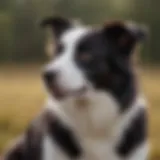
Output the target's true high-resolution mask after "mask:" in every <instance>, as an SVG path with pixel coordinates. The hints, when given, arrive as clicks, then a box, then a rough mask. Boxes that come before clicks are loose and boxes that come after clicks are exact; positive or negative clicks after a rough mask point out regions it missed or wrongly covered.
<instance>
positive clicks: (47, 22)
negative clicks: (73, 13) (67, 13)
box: [40, 17, 72, 37]
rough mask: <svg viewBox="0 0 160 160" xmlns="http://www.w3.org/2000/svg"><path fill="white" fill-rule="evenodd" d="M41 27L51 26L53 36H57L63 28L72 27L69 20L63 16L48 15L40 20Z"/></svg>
mask: <svg viewBox="0 0 160 160" xmlns="http://www.w3.org/2000/svg"><path fill="white" fill-rule="evenodd" d="M40 25H41V27H43V28H45V27H51V28H52V30H53V32H54V34H55V36H56V37H59V36H60V35H61V34H62V33H63V32H64V31H65V30H67V29H69V28H70V27H72V23H71V21H70V20H68V19H66V18H63V17H49V18H45V19H44V20H42V22H41V23H40Z"/></svg>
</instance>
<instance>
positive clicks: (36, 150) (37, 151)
mask: <svg viewBox="0 0 160 160" xmlns="http://www.w3.org/2000/svg"><path fill="white" fill-rule="evenodd" d="M42 139H43V137H42V133H40V132H38V131H37V130H35V128H34V126H32V125H31V126H30V127H29V129H28V131H27V133H26V137H25V147H24V158H23V160H28V159H29V160H42V155H41V154H42Z"/></svg>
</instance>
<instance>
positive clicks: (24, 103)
mask: <svg viewBox="0 0 160 160" xmlns="http://www.w3.org/2000/svg"><path fill="white" fill-rule="evenodd" d="M141 80H142V84H143V86H144V90H145V93H146V95H147V98H148V102H149V117H150V118H149V122H150V125H149V136H150V141H151V144H152V154H151V159H152V160H159V159H160V70H158V69H152V70H147V69H144V70H143V72H142V74H141ZM43 102H44V94H43V87H42V85H41V81H40V72H39V67H35V66H34V67H33V66H30V67H27V66H21V67H16V66H10V67H8V68H7V67H4V66H3V67H0V151H2V149H3V148H4V147H5V145H6V144H7V143H8V142H9V141H10V140H11V139H12V138H13V137H15V136H16V135H18V134H19V133H20V132H21V131H23V129H24V128H25V127H26V126H27V123H28V122H29V121H30V120H31V119H32V117H34V115H36V113H37V112H38V111H39V110H40V108H41V107H42V105H43Z"/></svg>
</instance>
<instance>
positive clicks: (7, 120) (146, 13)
mask: <svg viewBox="0 0 160 160" xmlns="http://www.w3.org/2000/svg"><path fill="white" fill-rule="evenodd" d="M159 6H160V1H158V0H0V153H1V152H2V151H3V149H4V148H5V146H6V145H7V144H8V142H9V141H10V140H11V139H12V138H14V137H16V136H17V135H18V134H19V133H21V132H22V131H23V130H24V129H25V127H26V126H27V124H28V122H29V121H30V120H31V119H32V118H33V117H34V116H35V115H36V114H37V113H38V112H39V111H40V109H41V107H42V105H43V103H44V98H45V95H44V93H43V89H42V85H41V80H40V71H41V67H42V64H43V63H44V62H45V61H46V57H47V56H46V55H45V54H44V33H43V32H42V30H41V29H40V28H39V26H38V22H39V21H40V20H41V19H43V18H44V17H46V16H51V15H62V16H65V17H71V18H79V19H81V20H82V21H83V22H85V23H86V24H93V25H97V24H101V23H103V22H105V21H106V20H110V19H116V20H117V19H120V20H133V21H137V22H138V23H142V24H145V25H146V26H148V28H149V30H150V36H149V40H148V41H147V42H146V44H145V45H144V47H143V49H142V50H141V54H138V57H139V59H140V62H141V68H142V71H141V74H140V77H141V82H142V86H143V88H144V90H145V93H146V95H147V98H148V101H149V137H150V141H151V145H152V152H151V159H152V160H159V159H160V133H159V132H160V68H159V62H160V53H159V51H160V45H159V37H160V30H159V28H160V18H159V14H160V9H159Z"/></svg>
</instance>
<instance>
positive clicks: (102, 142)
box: [63, 94, 119, 160]
mask: <svg viewBox="0 0 160 160" xmlns="http://www.w3.org/2000/svg"><path fill="white" fill-rule="evenodd" d="M63 110H64V112H65V114H66V115H67V117H68V119H69V120H70V122H71V123H72V125H73V127H74V132H75V134H76V135H77V136H78V137H79V138H80V142H81V145H82V148H83V149H84V152H85V157H86V158H85V159H86V160H88V159H93V160H94V159H95V160H104V159H105V157H106V156H107V157H108V156H109V155H111V152H112V151H111V149H112V145H113V140H112V136H111V131H112V127H113V125H114V124H115V123H116V121H117V119H118V115H119V112H118V106H117V104H116V102H115V100H114V99H112V97H111V96H110V95H108V96H106V95H104V94H100V95H98V96H96V97H94V96H93V97H92V99H90V101H87V100H86V102H83V100H82V102H81V100H80V101H79V100H78V101H77V100H76V101H68V103H66V104H65V106H64V107H63Z"/></svg>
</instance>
